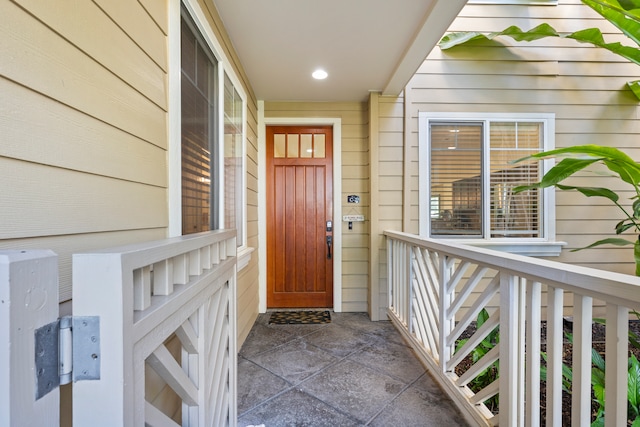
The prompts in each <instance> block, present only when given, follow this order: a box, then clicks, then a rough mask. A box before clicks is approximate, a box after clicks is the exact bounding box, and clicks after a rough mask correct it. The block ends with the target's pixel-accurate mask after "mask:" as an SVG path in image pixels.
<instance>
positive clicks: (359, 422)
mask: <svg viewBox="0 0 640 427" xmlns="http://www.w3.org/2000/svg"><path fill="white" fill-rule="evenodd" d="M331 317H332V321H331V323H329V324H324V325H270V324H269V323H268V321H269V313H266V314H261V315H259V317H258V319H257V321H256V323H255V325H254V326H253V328H252V330H251V332H250V333H249V336H248V338H247V340H246V341H245V343H244V345H243V346H242V348H241V349H240V354H239V356H238V426H239V427H246V426H248V425H260V424H264V425H265V427H279V426H309V427H311V426H313V427H320V426H330V427H338V426H340V427H342V426H394V427H401V426H447V427H455V426H467V425H468V424H467V423H466V422H465V420H464V418H463V417H462V415H461V414H460V412H459V411H458V409H457V408H456V407H455V405H454V404H453V402H452V401H451V400H450V399H449V398H448V397H447V396H446V395H445V393H444V392H443V391H442V390H441V389H440V387H439V386H438V384H437V383H436V382H435V381H434V380H433V379H432V377H431V376H430V374H429V373H427V372H426V371H425V369H424V367H423V366H422V364H421V363H420V362H419V361H418V359H416V357H415V355H414V353H413V351H412V350H411V348H410V347H408V346H407V345H406V344H405V342H404V340H403V338H402V336H401V335H400V333H399V332H398V331H397V330H396V329H395V328H394V326H393V325H392V324H391V322H388V321H385V322H371V321H370V320H369V318H368V316H367V315H366V314H364V313H331Z"/></svg>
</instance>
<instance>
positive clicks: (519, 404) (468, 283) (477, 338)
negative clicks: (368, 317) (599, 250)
mask: <svg viewBox="0 0 640 427" xmlns="http://www.w3.org/2000/svg"><path fill="white" fill-rule="evenodd" d="M385 235H386V237H387V251H388V253H387V255H388V259H387V262H388V284H389V305H390V307H389V312H388V313H389V316H390V318H391V320H392V321H393V322H394V324H395V325H396V326H397V327H398V328H399V329H400V331H401V332H402V333H403V334H404V335H405V337H406V339H407V340H409V341H410V342H411V343H412V345H413V347H414V349H415V350H416V352H417V353H418V354H419V356H420V357H421V358H422V360H423V362H424V363H425V364H426V365H427V366H428V367H429V368H430V370H431V372H432V374H433V375H434V376H435V377H436V378H437V380H438V381H439V382H440V384H441V385H442V387H443V388H444V389H445V390H446V391H447V393H448V394H449V395H450V396H451V397H452V399H453V400H454V401H455V402H456V403H457V405H458V406H459V408H460V409H461V410H462V411H463V412H464V414H465V415H466V417H467V419H469V420H473V421H474V422H475V423H477V425H498V424H499V425H501V426H525V425H526V426H539V425H540V420H541V414H543V415H544V416H545V417H546V425H547V426H557V427H560V426H561V425H563V424H562V380H563V377H562V363H563V360H562V358H563V316H572V322H573V362H572V370H573V374H572V376H573V381H572V386H571V389H572V392H571V401H572V403H571V425H572V426H589V425H590V424H591V401H592V397H591V383H590V378H591V348H592V320H593V319H594V317H603V318H604V319H605V320H606V351H605V359H606V383H605V390H606V403H605V425H606V426H624V425H627V363H628V342H629V341H628V327H629V310H636V311H638V310H639V309H640V278H638V277H635V276H628V275H622V274H616V273H610V272H605V271H601V270H594V269H589V268H583V267H578V266H573V265H568V264H561V263H557V262H552V261H547V260H540V259H535V258H529V257H523V256H518V255H512V254H507V253H503V252H496V251H492V250H487V249H480V248H474V247H470V246H463V245H457V244H449V243H445V242H443V241H439V240H433V239H423V238H419V237H417V236H415V235H410V234H405V233H398V232H391V231H388V232H385ZM483 308H486V309H487V311H488V312H489V313H490V317H489V319H488V320H487V321H486V322H485V323H484V325H483V326H482V327H480V328H477V330H475V329H474V328H471V329H468V327H469V325H472V322H473V321H475V320H476V317H477V315H478V313H479V312H480V311H481V310H482V309H483ZM542 322H546V343H543V344H546V347H545V346H544V345H543V346H542V348H546V354H547V361H546V368H547V380H546V382H543V381H541V370H540V364H541V357H540V356H541V340H542V339H544V336H543V334H542V332H541V325H542V324H543V323H542ZM496 327H499V344H498V345H497V346H495V347H494V349H493V350H491V351H490V352H489V353H487V354H486V355H485V356H484V357H483V358H482V359H480V360H479V361H478V362H476V363H475V364H473V366H471V367H470V368H468V369H467V370H466V371H465V372H456V367H458V366H459V365H460V363H461V362H462V361H463V359H464V358H465V357H467V355H469V354H470V352H471V351H472V350H473V349H474V348H475V347H476V346H477V345H479V344H480V342H481V341H482V340H483V339H484V338H485V337H487V336H488V334H490V333H491V332H492V330H494V329H495V328H496ZM465 330H467V332H466V333H467V334H469V333H470V332H469V331H470V330H471V331H475V332H474V333H473V335H471V337H470V338H469V340H468V341H467V342H466V344H465V345H464V346H463V347H462V348H461V349H459V350H458V351H455V349H456V343H457V342H458V341H459V339H460V338H461V335H462V334H463V332H465ZM496 361H498V362H499V379H498V380H496V381H494V382H493V383H491V384H489V385H486V386H485V387H484V388H482V389H480V390H478V389H476V391H475V392H474V391H472V390H471V388H470V387H469V386H470V384H471V383H472V382H473V380H474V379H475V378H476V377H477V376H478V375H479V374H480V373H481V372H482V371H483V370H484V369H485V368H487V367H488V366H490V365H491V364H493V363H494V362H496ZM542 363H544V362H542ZM541 384H542V386H544V387H546V402H540V388H541ZM496 394H497V395H498V396H499V413H498V414H494V413H492V412H490V411H489V410H488V409H487V407H486V406H485V405H484V404H483V402H486V401H487V399H488V398H490V397H492V396H494V395H496ZM541 408H543V409H541Z"/></svg>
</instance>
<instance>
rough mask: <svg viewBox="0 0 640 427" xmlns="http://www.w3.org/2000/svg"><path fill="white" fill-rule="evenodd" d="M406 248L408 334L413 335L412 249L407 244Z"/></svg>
mask: <svg viewBox="0 0 640 427" xmlns="http://www.w3.org/2000/svg"><path fill="white" fill-rule="evenodd" d="M405 247H406V253H405V257H406V263H405V265H406V275H407V276H406V279H407V280H406V283H407V290H408V292H407V310H408V312H407V315H408V317H409V333H410V334H413V329H414V324H415V322H414V319H413V317H414V315H415V313H414V310H413V303H414V301H413V299H414V298H415V295H414V289H413V282H414V280H413V279H414V278H413V274H414V273H413V248H412V246H411V245H409V244H407V245H405Z"/></svg>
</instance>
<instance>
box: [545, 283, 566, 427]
mask: <svg viewBox="0 0 640 427" xmlns="http://www.w3.org/2000/svg"><path fill="white" fill-rule="evenodd" d="M563 305H564V290H563V289H561V288H554V287H551V286H549V288H548V290H547V393H546V394H547V402H546V406H547V426H549V427H560V426H561V425H562V332H563V331H562V314H563V313H562V310H563Z"/></svg>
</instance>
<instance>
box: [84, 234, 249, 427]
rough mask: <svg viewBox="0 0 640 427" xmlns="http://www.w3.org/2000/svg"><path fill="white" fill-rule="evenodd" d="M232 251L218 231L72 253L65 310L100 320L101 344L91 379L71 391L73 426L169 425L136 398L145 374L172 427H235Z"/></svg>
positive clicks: (154, 407) (229, 237)
mask: <svg viewBox="0 0 640 427" xmlns="http://www.w3.org/2000/svg"><path fill="white" fill-rule="evenodd" d="M235 249H236V244H235V231H233V230H218V231H213V232H207V233H200V234H194V235H189V236H183V237H179V238H173V239H167V240H162V241H157V242H149V243H142V244H136V245H131V246H126V247H121V248H114V249H108V250H104V251H99V252H96V253H91V254H79V255H74V311H76V312H77V313H78V314H79V315H81V314H80V313H91V315H98V316H100V319H101V344H102V348H103V354H102V372H101V374H102V375H101V379H100V381H98V382H85V383H83V384H79V385H78V386H77V387H74V424H76V423H77V425H90V424H91V420H95V419H100V420H101V422H103V423H104V425H126V426H138V425H149V426H154V425H158V426H164V425H173V424H175V421H174V419H175V418H176V414H175V413H172V410H171V409H169V410H167V407H166V406H167V405H166V403H167V402H161V401H154V402H153V403H152V402H147V399H146V398H145V388H148V387H147V385H146V381H145V369H149V368H150V369H152V370H153V371H155V374H154V377H156V376H157V377H159V378H161V379H162V381H164V382H165V383H166V385H167V386H168V387H169V388H170V389H171V390H172V392H171V393H168V395H169V396H176V398H177V399H179V400H180V401H181V402H182V403H181V406H182V409H181V417H178V418H181V419H182V425H185V426H191V425H193V426H205V425H207V426H225V425H232V426H233V425H235V423H236V417H237V410H236V395H235V393H236V386H235V384H236V372H235V370H236V359H235V358H236V354H237V350H236V326H235V267H236V257H235ZM171 337H174V340H177V341H179V346H178V349H177V350H173V349H172V348H169V344H167V342H171V340H170V338H171ZM145 366H146V367H147V368H145ZM156 374H157V375H156ZM103 402H108V403H103ZM76 407H78V408H76ZM104 407H108V408H109V411H104V409H102V408H104ZM169 407H172V405H169ZM178 407H180V404H178ZM96 414H100V417H98V418H96ZM172 423H173V424H172Z"/></svg>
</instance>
